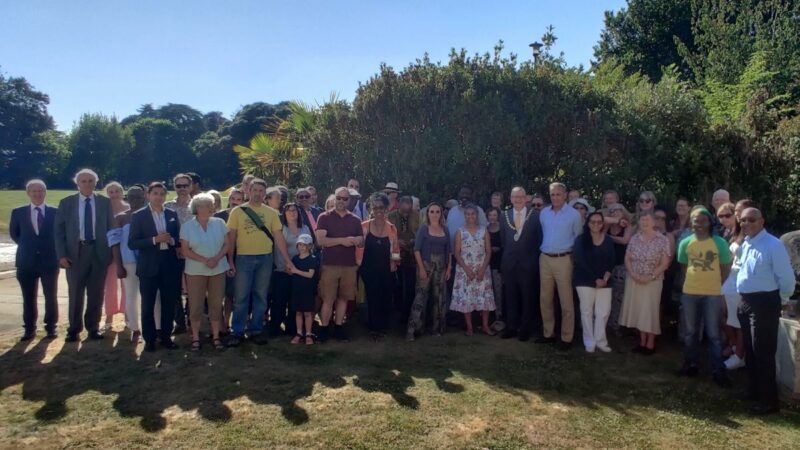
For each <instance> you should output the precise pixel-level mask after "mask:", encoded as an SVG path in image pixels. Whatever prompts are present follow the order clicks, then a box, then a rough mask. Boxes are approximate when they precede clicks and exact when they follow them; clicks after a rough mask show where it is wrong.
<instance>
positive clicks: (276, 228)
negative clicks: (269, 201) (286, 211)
mask: <svg viewBox="0 0 800 450" xmlns="http://www.w3.org/2000/svg"><path fill="white" fill-rule="evenodd" d="M269 220H270V223H269V229H270V231H272V232H273V233H280V232H281V230H282V229H283V224H282V223H281V218H280V216H278V213H277V212H275V213H273V212H272V211H270V212H269Z"/></svg>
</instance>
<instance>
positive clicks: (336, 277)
mask: <svg viewBox="0 0 800 450" xmlns="http://www.w3.org/2000/svg"><path fill="white" fill-rule="evenodd" d="M357 271H358V267H357V266H322V269H321V270H320V280H319V284H320V289H321V290H322V301H323V302H325V303H330V302H333V301H334V300H336V299H342V300H348V301H349V300H355V299H356V273H357Z"/></svg>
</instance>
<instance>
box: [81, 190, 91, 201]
mask: <svg viewBox="0 0 800 450" xmlns="http://www.w3.org/2000/svg"><path fill="white" fill-rule="evenodd" d="M78 195H79V196H80V198H81V200H83V201H84V202H85V201H86V200H89V199H91V200H94V194H92V195H90V196H89V197H86V196H85V195H83V194H81V193H80V192H78Z"/></svg>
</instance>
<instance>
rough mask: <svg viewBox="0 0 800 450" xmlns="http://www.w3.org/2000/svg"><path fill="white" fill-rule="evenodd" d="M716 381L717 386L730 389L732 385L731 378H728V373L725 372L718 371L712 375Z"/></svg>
mask: <svg viewBox="0 0 800 450" xmlns="http://www.w3.org/2000/svg"><path fill="white" fill-rule="evenodd" d="M712 378H713V380H714V383H717V386H719V387H721V388H723V389H728V388H729V387H731V379H730V378H728V375H727V374H726V373H725V372H717V373H715V374H714V375H713V376H712Z"/></svg>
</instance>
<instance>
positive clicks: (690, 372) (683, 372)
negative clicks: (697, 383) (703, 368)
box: [676, 364, 698, 378]
mask: <svg viewBox="0 0 800 450" xmlns="http://www.w3.org/2000/svg"><path fill="white" fill-rule="evenodd" d="M697 373H698V370H697V366H690V365H688V364H684V365H683V366H681V368H680V369H678V372H677V373H676V375H678V376H679V377H689V378H692V377H696V376H697Z"/></svg>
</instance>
